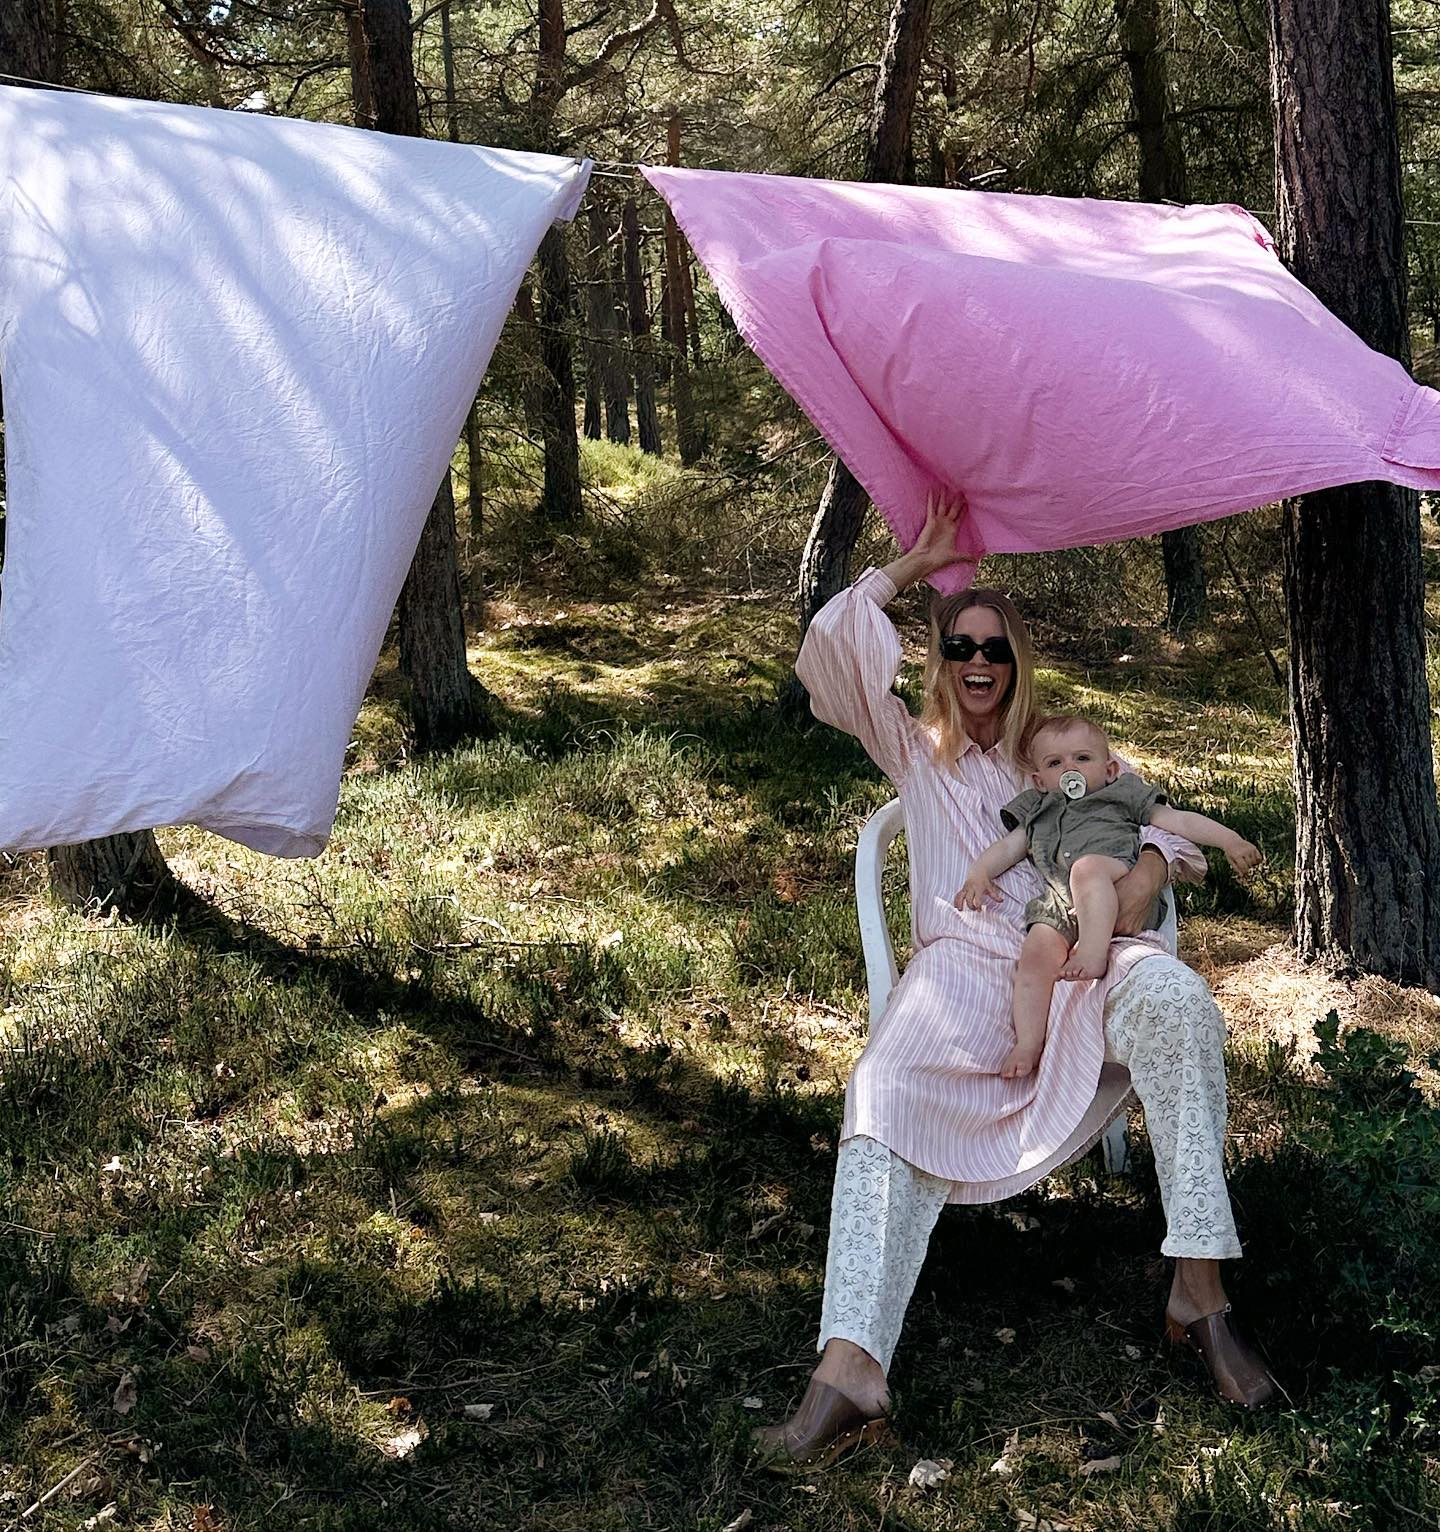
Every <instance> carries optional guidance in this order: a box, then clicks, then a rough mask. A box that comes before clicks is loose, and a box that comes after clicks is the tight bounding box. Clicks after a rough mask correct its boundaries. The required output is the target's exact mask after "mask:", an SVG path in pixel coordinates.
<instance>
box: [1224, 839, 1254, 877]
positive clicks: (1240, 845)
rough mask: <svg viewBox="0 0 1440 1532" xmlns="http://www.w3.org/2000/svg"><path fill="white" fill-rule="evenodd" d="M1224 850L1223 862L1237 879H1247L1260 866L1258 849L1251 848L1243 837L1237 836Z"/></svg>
mask: <svg viewBox="0 0 1440 1532" xmlns="http://www.w3.org/2000/svg"><path fill="white" fill-rule="evenodd" d="M1224 849H1225V860H1226V861H1227V862H1229V864H1230V866H1231V868H1232V870H1233V871H1234V873H1235V876H1236V877H1237V878H1248V877H1249V876H1250V874H1251V873H1252V872H1254V871H1255V869H1256V868H1257V867H1258V866H1259V865H1260V848H1259V847H1258V846H1252V845H1251V844H1250V842H1249V841H1248V840H1246V839H1245V837H1244V836H1243V835H1237V836H1236V837H1235V838H1234V840H1233V841H1232V842H1231V843H1230V844H1229V845H1227V846H1226V847H1225V848H1224Z"/></svg>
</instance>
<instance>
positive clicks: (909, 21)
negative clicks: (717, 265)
mask: <svg viewBox="0 0 1440 1532" xmlns="http://www.w3.org/2000/svg"><path fill="white" fill-rule="evenodd" d="M932 6H933V0H895V4H894V7H893V9H892V10H891V12H890V31H889V35H888V36H887V38H886V41H885V52H884V55H883V56H882V58H881V60H880V73H879V75H878V77H877V78H876V81H875V100H874V104H873V106H872V108H871V112H870V128H869V135H868V139H867V143H866V150H865V179H866V180H867V181H900V180H903V179H904V177H905V174H906V172H907V169H908V166H909V159H910V121H911V117H912V116H913V114H914V108H915V94H916V91H917V89H918V88H919V84H920V65H921V62H922V58H923V54H924V49H925V39H926V35H927V34H928V32H929V29H930V13H931V9H932ZM868 505H869V500H868V497H867V496H866V494H865V491H864V490H863V489H862V488H861V487H860V483H859V481H858V480H857V479H856V478H855V476H854V474H852V473H851V472H850V470H849V469H848V468H847V467H846V466H845V465H844V463H842V462H841V461H840V460H839V459H838V458H837V459H836V460H835V461H834V462H833V463H832V464H831V465H830V476H829V478H828V479H827V480H826V482H825V489H824V492H823V493H822V494H821V496H820V506H819V509H818V510H817V511H816V513H815V520H814V521H813V522H812V523H811V526H810V536H809V539H808V540H807V542H806V544H805V552H804V554H803V555H802V556H801V559H800V579H799V585H798V589H797V591H796V605H797V607H798V615H799V622H800V637H801V640H802V641H803V640H804V637H805V633H806V630H807V629H808V628H809V626H810V621H811V619H812V618H813V617H814V615H815V613H816V612H818V611H819V610H820V608H821V607H822V606H824V605H825V603H826V602H827V601H828V600H829V599H830V598H831V597H832V596H833V595H835V594H836V592H837V591H840V590H842V589H843V588H844V587H845V586H846V585H848V584H849V583H850V557H851V554H852V553H853V552H854V550H855V543H856V540H857V539H858V538H859V536H860V529H861V528H862V527H863V526H864V525H865V511H866V509H867V507H868ZM809 701H810V699H809V695H808V693H807V692H806V690H805V688H804V687H803V686H802V685H801V684H800V678H799V677H798V676H796V675H794V674H793V673H792V674H791V676H790V679H789V680H788V681H787V682H786V684H785V687H784V689H783V690H782V692H781V694H780V706H781V710H782V711H783V712H784V713H785V714H786V715H787V716H789V717H791V718H796V719H799V718H803V717H805V716H807V714H808V709H809Z"/></svg>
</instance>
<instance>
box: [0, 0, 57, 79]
mask: <svg viewBox="0 0 1440 1532" xmlns="http://www.w3.org/2000/svg"><path fill="white" fill-rule="evenodd" d="M60 66H61V59H60V38H59V35H58V33H57V31H56V28H55V6H54V4H53V0H5V4H4V5H0V69H3V70H4V71H5V73H6V74H13V75H19V76H20V78H21V79H22V80H46V81H53V82H55V83H57V84H58V83H59V80H60Z"/></svg>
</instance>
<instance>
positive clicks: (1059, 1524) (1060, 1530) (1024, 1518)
mask: <svg viewBox="0 0 1440 1532" xmlns="http://www.w3.org/2000/svg"><path fill="white" fill-rule="evenodd" d="M1015 1520H1016V1521H1017V1522H1018V1523H1019V1525H1020V1526H1021V1527H1022V1528H1023V1529H1024V1532H1074V1529H1073V1528H1072V1527H1071V1525H1070V1523H1069V1522H1068V1521H1056V1520H1055V1519H1054V1518H1053V1517H1050V1516H1037V1515H1036V1514H1035V1513H1034V1511H1024V1510H1020V1509H1018V1508H1017V1509H1016V1512H1015Z"/></svg>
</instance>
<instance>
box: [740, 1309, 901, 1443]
mask: <svg viewBox="0 0 1440 1532" xmlns="http://www.w3.org/2000/svg"><path fill="white" fill-rule="evenodd" d="M889 1408H890V1388H889V1385H888V1384H887V1383H886V1381H885V1370H884V1368H882V1367H881V1366H880V1364H879V1362H877V1361H876V1360H875V1358H874V1357H873V1356H871V1355H870V1353H869V1352H868V1351H866V1350H865V1348H864V1347H863V1346H857V1345H856V1344H855V1343H854V1341H848V1340H842V1339H841V1338H840V1337H839V1336H835V1337H833V1338H832V1339H830V1340H828V1341H826V1343H825V1351H824V1354H823V1355H822V1356H821V1358H820V1365H819V1366H818V1367H817V1368H816V1369H815V1371H814V1373H813V1374H812V1375H811V1378H810V1386H809V1387H808V1388H807V1389H806V1390H805V1397H804V1398H803V1399H802V1400H801V1401H800V1407H799V1408H798V1409H797V1410H796V1411H795V1413H794V1414H793V1415H792V1416H791V1417H790V1418H789V1420H787V1421H784V1422H782V1423H781V1424H780V1425H778V1426H762V1427H761V1428H760V1429H759V1430H758V1431H752V1432H751V1439H752V1440H753V1441H754V1443H755V1446H756V1448H757V1449H758V1450H759V1451H760V1452H761V1453H763V1454H764V1455H765V1456H766V1457H768V1458H770V1459H772V1460H773V1461H774V1462H775V1463H776V1464H777V1465H778V1466H780V1467H784V1466H786V1465H787V1464H788V1465H794V1466H795V1467H801V1466H803V1465H805V1464H816V1463H819V1464H822V1465H823V1464H827V1463H833V1462H834V1461H835V1459H836V1458H837V1457H839V1456H841V1455H842V1454H843V1453H846V1452H848V1451H850V1449H851V1448H852V1447H859V1446H862V1445H864V1444H865V1443H866V1442H873V1441H883V1440H885V1439H886V1437H887V1436H888V1434H889V1425H888V1422H887V1421H886V1419H885V1416H886V1412H887V1411H888V1410H889Z"/></svg>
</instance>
